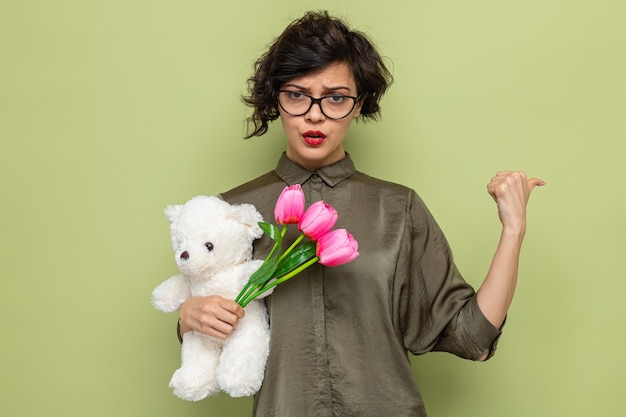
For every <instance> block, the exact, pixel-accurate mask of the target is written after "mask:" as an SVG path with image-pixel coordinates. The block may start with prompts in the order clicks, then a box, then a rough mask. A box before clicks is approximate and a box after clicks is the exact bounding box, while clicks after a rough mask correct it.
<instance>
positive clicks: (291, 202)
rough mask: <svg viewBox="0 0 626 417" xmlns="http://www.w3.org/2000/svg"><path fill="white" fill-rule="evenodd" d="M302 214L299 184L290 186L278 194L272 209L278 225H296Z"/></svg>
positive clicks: (302, 202)
mask: <svg viewBox="0 0 626 417" xmlns="http://www.w3.org/2000/svg"><path fill="white" fill-rule="evenodd" d="M303 212H304V193H303V192H302V187H300V184H295V185H290V186H287V187H285V189H284V190H283V191H282V193H280V196H279V197H278V200H276V207H275V208H274V217H275V218H276V223H278V224H296V223H298V222H299V221H300V218H301V217H302V213H303Z"/></svg>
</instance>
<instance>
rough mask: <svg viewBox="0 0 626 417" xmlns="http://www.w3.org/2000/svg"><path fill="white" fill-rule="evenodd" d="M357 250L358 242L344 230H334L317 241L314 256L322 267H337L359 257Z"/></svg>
mask: <svg viewBox="0 0 626 417" xmlns="http://www.w3.org/2000/svg"><path fill="white" fill-rule="evenodd" d="M358 249H359V244H358V242H357V241H356V240H355V239H354V237H352V235H351V234H350V233H348V231H347V230H346V229H336V230H333V231H331V232H328V233H327V234H325V235H324V236H322V237H321V238H320V239H319V240H318V241H317V249H316V252H317V253H316V255H317V257H318V258H320V263H321V264H322V265H326V266H337V265H342V264H345V263H348V262H350V261H352V260H353V259H354V258H356V257H357V256H359V252H358Z"/></svg>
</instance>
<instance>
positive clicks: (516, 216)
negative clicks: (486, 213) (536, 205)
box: [487, 171, 545, 233]
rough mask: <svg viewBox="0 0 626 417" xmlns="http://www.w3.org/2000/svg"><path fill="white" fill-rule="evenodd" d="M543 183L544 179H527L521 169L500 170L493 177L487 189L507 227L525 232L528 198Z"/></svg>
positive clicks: (503, 223) (504, 225)
mask: <svg viewBox="0 0 626 417" xmlns="http://www.w3.org/2000/svg"><path fill="white" fill-rule="evenodd" d="M543 185H545V182H544V181H543V180H540V179H538V178H531V179H527V178H526V174H525V173H523V172H521V171H502V172H498V173H497V174H496V176H495V177H493V178H492V179H491V181H490V182H489V184H487V191H488V192H489V194H490V195H491V197H493V199H494V200H495V201H496V204H497V205H498V216H499V217H500V221H501V222H502V226H503V227H504V228H505V229H509V230H511V231H515V232H518V233H524V231H525V230H526V205H527V204H528V198H529V197H530V193H531V191H532V190H533V188H535V187H536V186H543Z"/></svg>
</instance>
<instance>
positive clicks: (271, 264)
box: [248, 256, 278, 285]
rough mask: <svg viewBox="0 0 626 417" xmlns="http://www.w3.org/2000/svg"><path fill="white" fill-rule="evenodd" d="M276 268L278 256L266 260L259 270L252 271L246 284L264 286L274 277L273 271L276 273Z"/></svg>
mask: <svg viewBox="0 0 626 417" xmlns="http://www.w3.org/2000/svg"><path fill="white" fill-rule="evenodd" d="M277 266H278V256H272V257H270V258H267V259H266V260H265V261H263V263H262V264H261V266H260V267H259V269H257V270H256V271H254V273H253V274H252V275H250V278H249V279H248V282H249V283H250V284H252V285H259V284H264V283H266V282H267V281H269V280H270V279H271V278H272V275H274V271H276V267H277Z"/></svg>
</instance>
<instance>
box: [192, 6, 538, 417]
mask: <svg viewBox="0 0 626 417" xmlns="http://www.w3.org/2000/svg"><path fill="white" fill-rule="evenodd" d="M255 68H256V71H255V74H254V76H253V77H252V78H251V79H250V95H249V96H248V97H247V98H246V101H247V103H248V104H249V105H251V106H252V107H253V108H254V113H253V115H252V117H251V127H252V132H251V133H250V135H249V136H248V137H252V136H261V135H263V134H264V133H265V132H266V131H267V127H268V124H269V123H270V122H271V121H273V120H275V119H277V118H280V120H281V123H282V126H283V130H284V132H285V136H286V139H287V146H286V151H285V153H284V154H283V155H282V156H281V158H280V160H279V162H278V165H277V167H276V169H275V170H274V171H272V172H269V173H267V174H266V175H264V176H262V177H259V178H257V179H255V180H253V181H251V182H249V183H247V184H244V185H242V186H240V187H237V188H235V189H234V190H231V191H229V192H226V193H224V194H223V195H222V197H223V198H224V199H225V200H227V201H229V202H231V203H240V202H247V203H252V204H254V205H255V206H256V207H257V209H258V210H259V211H260V212H261V214H262V215H263V216H264V218H265V219H272V218H273V209H274V204H275V202H276V198H277V197H278V195H279V194H280V192H281V191H282V189H283V188H284V187H285V186H286V185H288V184H296V183H298V184H301V185H302V188H303V190H304V192H305V196H306V199H307V204H311V203H312V202H314V201H317V200H322V199H323V200H324V201H326V202H327V203H329V204H330V205H332V206H333V207H335V208H336V209H337V211H338V212H339V221H338V223H337V227H342V228H346V229H348V230H349V231H350V232H351V233H352V234H353V235H354V236H355V238H356V239H357V240H358V242H359V252H360V253H361V256H360V257H359V258H357V259H356V260H355V261H353V262H350V263H348V264H345V265H342V266H338V267H333V268H325V267H323V266H321V265H315V266H314V267H311V268H309V269H308V270H306V271H305V272H303V273H301V275H300V276H299V277H298V278H297V279H292V280H290V281H288V282H286V283H284V284H282V285H280V286H279V287H277V289H276V290H275V292H274V293H273V294H272V295H271V296H270V297H268V298H267V306H268V310H269V314H270V323H271V347H270V357H269V359H268V364H267V368H266V373H265V379H264V382H263V387H262V388H261V390H260V392H259V393H258V394H257V396H256V397H255V401H254V415H255V416H259V417H260V416H263V417H268V416H277V417H289V416H294V417H304V416H371V417H381V416H425V415H426V413H425V409H424V405H423V402H422V399H421V396H420V394H419V391H418V389H417V386H416V384H415V381H414V379H413V375H412V371H411V366H410V363H409V361H408V359H407V352H409V351H410V352H412V353H413V354H416V355H418V354H423V353H426V352H430V351H446V352H450V353H453V354H455V355H457V356H460V357H463V358H467V359H471V360H486V359H488V358H489V357H490V356H491V355H493V353H494V350H495V345H496V342H497V339H498V337H499V335H500V329H501V327H502V325H503V323H504V320H505V317H506V314H507V310H508V307H509V305H510V303H511V300H512V297H513V292H514V289H515V285H516V280H517V269H518V258H519V253H520V248H521V244H522V240H523V236H524V232H525V227H526V212H525V211H526V204H527V201H528V197H529V195H530V192H531V190H532V189H533V187H535V186H536V185H543V182H542V181H541V180H539V179H530V180H527V179H526V176H525V175H524V173H522V172H500V173H498V174H497V175H496V176H495V177H494V178H493V179H492V180H491V182H490V183H489V185H488V191H489V193H490V194H491V196H492V197H493V198H494V199H495V201H496V203H497V207H498V213H499V216H500V219H501V222H502V226H503V227H502V234H501V237H500V241H499V245H498V248H497V251H496V253H495V256H494V259H493V262H492V264H491V268H490V269H489V272H488V273H487V276H486V278H485V280H484V282H483V283H482V285H481V287H480V289H479V290H478V292H475V291H474V290H473V289H472V287H471V286H470V285H469V284H467V283H466V282H465V281H464V280H463V278H462V277H461V275H460V274H459V272H458V271H457V269H456V267H455V265H454V261H453V259H452V253H451V251H450V248H449V247H448V244H447V242H446V239H445V237H444V235H443V233H442V232H441V230H440V229H439V227H438V226H437V224H436V222H435V221H434V219H433V218H432V216H431V215H430V213H429V212H428V210H427V208H426V206H425V205H424V203H423V202H422V201H421V199H420V198H419V197H418V195H417V194H416V193H415V192H414V191H413V190H411V189H409V188H406V187H404V186H401V185H397V184H393V183H389V182H385V181H382V180H378V179H375V178H372V177H370V176H367V175H365V174H363V173H361V172H359V171H357V170H356V169H355V167H354V164H353V162H352V160H351V158H350V156H349V155H348V154H347V153H346V151H345V149H344V146H343V141H344V139H345V137H346V135H347V133H348V130H349V129H350V126H351V124H352V122H353V120H354V119H355V118H357V117H362V118H368V119H375V118H377V116H378V115H379V112H380V109H379V104H378V103H379V100H380V98H381V96H382V95H383V94H384V93H385V91H386V90H387V87H388V86H389V84H390V82H391V76H390V74H389V72H388V71H387V69H386V67H385V65H384V63H383V61H382V59H381V57H380V55H379V54H378V53H377V51H376V49H375V47H374V46H373V45H372V43H371V42H370V41H369V40H368V39H367V37H366V36H365V35H363V34H362V33H359V32H355V31H351V30H350V29H348V28H347V27H346V25H345V24H344V23H343V22H342V21H340V20H338V19H334V18H332V17H330V16H328V14H327V13H307V14H306V15H305V16H304V17H302V18H301V19H299V20H297V21H295V22H293V23H292V24H290V25H289V26H288V27H287V28H286V29H285V31H284V32H283V33H282V34H281V35H280V36H279V37H278V38H277V39H276V40H275V42H274V43H273V44H272V45H271V47H270V48H269V49H268V51H267V52H266V53H265V54H264V55H263V56H262V57H261V58H260V59H259V60H258V61H257V64H256V67H255ZM292 232H294V233H295V231H292ZM292 239H294V236H290V235H288V236H287V240H292ZM270 244H271V242H269V241H268V239H267V238H264V239H261V240H260V241H258V242H257V243H256V246H255V256H256V257H258V258H263V257H264V256H265V255H266V254H267V249H268V248H269V246H270ZM243 314H244V311H243V310H242V309H241V307H239V305H238V304H236V303H235V302H234V301H232V300H227V299H224V298H221V297H218V296H212V297H205V298H192V299H189V300H188V301H187V302H185V303H184V304H183V306H182V307H181V311H180V332H181V333H184V332H187V331H189V330H192V329H193V330H197V331H200V332H203V333H206V334H209V335H212V336H216V337H220V338H226V337H228V335H229V334H230V333H231V332H232V331H233V329H234V328H235V327H236V325H237V321H238V319H240V318H241V317H243Z"/></svg>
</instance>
